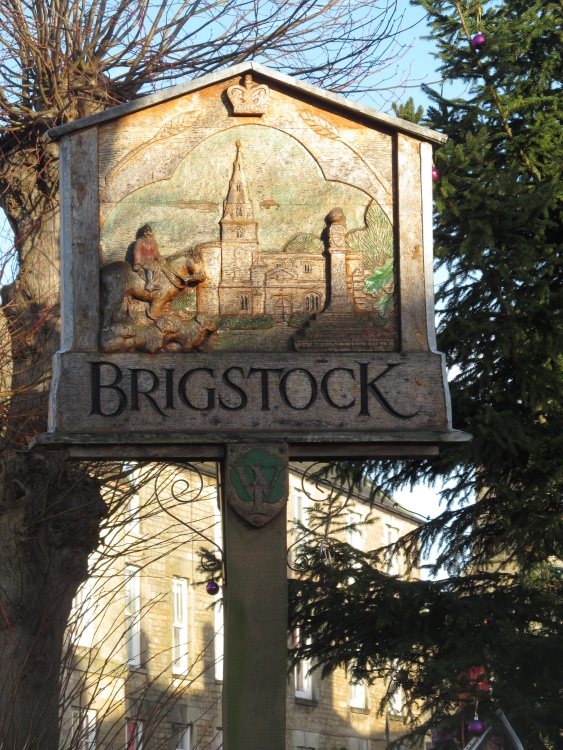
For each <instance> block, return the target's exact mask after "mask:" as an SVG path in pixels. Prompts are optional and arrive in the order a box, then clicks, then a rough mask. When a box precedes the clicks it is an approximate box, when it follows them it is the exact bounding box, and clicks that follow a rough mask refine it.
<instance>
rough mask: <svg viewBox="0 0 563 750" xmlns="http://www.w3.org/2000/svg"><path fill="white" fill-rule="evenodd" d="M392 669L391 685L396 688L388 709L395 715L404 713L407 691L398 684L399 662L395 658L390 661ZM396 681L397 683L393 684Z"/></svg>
mask: <svg viewBox="0 0 563 750" xmlns="http://www.w3.org/2000/svg"><path fill="white" fill-rule="evenodd" d="M389 669H390V678H389V679H390V682H391V685H390V687H392V688H396V690H395V692H394V693H393V696H392V698H391V700H390V701H389V705H388V709H389V713H390V714H393V715H395V716H399V715H401V714H402V713H403V708H404V706H405V692H404V690H403V688H402V687H401V686H400V685H399V684H398V679H397V677H398V662H397V661H396V660H393V661H391V662H389ZM393 683H395V684H393Z"/></svg>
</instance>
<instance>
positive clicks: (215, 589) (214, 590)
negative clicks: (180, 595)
mask: <svg viewBox="0 0 563 750" xmlns="http://www.w3.org/2000/svg"><path fill="white" fill-rule="evenodd" d="M205 590H206V591H207V593H208V594H210V595H211V596H215V595H216V594H218V593H219V584H218V583H217V581H209V583H208V584H207V586H206V587H205Z"/></svg>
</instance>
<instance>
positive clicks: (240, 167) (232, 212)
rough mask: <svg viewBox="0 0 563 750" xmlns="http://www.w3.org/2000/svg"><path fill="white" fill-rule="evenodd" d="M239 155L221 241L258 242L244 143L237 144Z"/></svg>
mask: <svg viewBox="0 0 563 750" xmlns="http://www.w3.org/2000/svg"><path fill="white" fill-rule="evenodd" d="M236 147H237V155H236V157H235V163H234V165H233V174H232V176H231V181H230V183H229V192H228V193H227V198H226V200H225V203H224V205H223V218H222V219H221V230H222V231H221V234H222V236H221V239H223V240H235V239H239V240H243V241H247V242H256V241H257V224H256V222H255V221H254V210H253V208H252V201H251V200H250V195H249V191H248V183H247V182H246V174H245V172H244V160H243V157H242V149H243V146H242V143H241V142H240V141H237V142H236Z"/></svg>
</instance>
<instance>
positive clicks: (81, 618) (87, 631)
mask: <svg viewBox="0 0 563 750" xmlns="http://www.w3.org/2000/svg"><path fill="white" fill-rule="evenodd" d="M93 592H94V581H93V579H92V578H88V579H87V580H86V581H84V583H83V584H82V585H81V586H80V588H79V589H78V591H77V592H76V596H75V597H74V599H73V600H72V612H71V615H70V639H71V641H72V643H74V644H75V645H77V646H85V647H86V648H91V647H92V643H93V641H94V613H95V609H94V602H95V599H94V596H93Z"/></svg>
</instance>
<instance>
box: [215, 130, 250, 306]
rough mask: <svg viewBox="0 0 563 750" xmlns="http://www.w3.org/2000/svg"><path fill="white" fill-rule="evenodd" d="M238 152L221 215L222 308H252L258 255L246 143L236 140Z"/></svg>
mask: <svg viewBox="0 0 563 750" xmlns="http://www.w3.org/2000/svg"><path fill="white" fill-rule="evenodd" d="M236 147H237V154H236V157H235V163H234V165H233V173H232V176H231V181H230V183H229V191H228V193H227V198H226V200H225V202H224V204H223V217H222V219H221V222H220V224H221V248H222V250H221V255H222V263H221V271H222V274H221V289H222V293H221V295H220V297H221V305H220V307H221V312H222V313H230V314H237V313H238V314H241V313H242V314H244V313H251V312H252V279H251V272H250V269H251V267H252V264H253V262H254V260H255V258H257V257H258V250H259V246H258V223H257V222H256V221H255V220H254V209H253V208H252V201H251V200H250V195H249V191H248V183H247V181H246V174H245V172H244V160H243V156H242V150H243V146H242V143H241V142H240V141H237V142H236Z"/></svg>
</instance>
